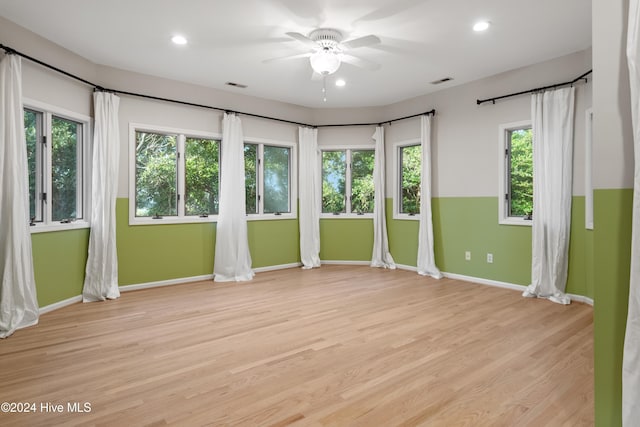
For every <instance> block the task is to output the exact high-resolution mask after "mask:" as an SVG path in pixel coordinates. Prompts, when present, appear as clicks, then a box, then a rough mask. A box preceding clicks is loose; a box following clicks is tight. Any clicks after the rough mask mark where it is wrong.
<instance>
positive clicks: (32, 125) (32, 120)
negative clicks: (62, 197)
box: [24, 110, 42, 221]
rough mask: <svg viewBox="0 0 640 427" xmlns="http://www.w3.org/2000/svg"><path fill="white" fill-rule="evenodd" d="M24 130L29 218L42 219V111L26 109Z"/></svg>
mask: <svg viewBox="0 0 640 427" xmlns="http://www.w3.org/2000/svg"><path fill="white" fill-rule="evenodd" d="M24 131H25V136H26V142H27V164H28V170H29V218H30V219H31V218H33V219H34V221H42V199H41V197H40V193H41V192H42V180H41V176H42V170H41V168H42V144H38V141H42V113H37V112H35V111H31V110H24Z"/></svg>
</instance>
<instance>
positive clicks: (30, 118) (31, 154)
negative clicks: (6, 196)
mask: <svg viewBox="0 0 640 427" xmlns="http://www.w3.org/2000/svg"><path fill="white" fill-rule="evenodd" d="M47 124H49V125H50V128H47ZM84 126H85V124H84V123H82V122H76V121H74V120H70V119H66V118H62V117H58V116H55V115H53V114H52V113H51V112H47V111H35V110H31V109H28V108H25V109H24V131H25V143H26V149H27V168H28V178H29V218H30V219H33V221H34V222H47V223H48V222H52V221H55V222H58V221H63V220H75V219H81V218H82V217H83V206H82V204H83V194H82V192H83V190H82V182H83V180H82V178H83V166H82V153H83V148H84V147H83V135H84ZM46 165H50V167H45V166H46ZM45 201H46V202H45Z"/></svg>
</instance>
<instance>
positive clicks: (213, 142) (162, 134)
mask: <svg viewBox="0 0 640 427" xmlns="http://www.w3.org/2000/svg"><path fill="white" fill-rule="evenodd" d="M131 133H132V140H133V141H134V143H132V149H133V150H135V155H132V158H134V159H135V164H134V166H133V170H132V176H134V177H135V179H134V180H133V182H132V185H133V188H132V195H135V197H131V200H135V203H132V206H131V208H130V222H132V223H137V224H149V223H154V222H155V221H156V220H163V221H165V222H193V221H212V220H213V219H214V218H213V216H215V215H217V214H218V207H219V206H218V200H219V182H220V141H219V138H217V137H216V136H213V135H202V134H198V133H197V132H193V131H182V130H169V129H162V128H156V127H152V126H142V125H132V126H131Z"/></svg>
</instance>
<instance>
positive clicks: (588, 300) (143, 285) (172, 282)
mask: <svg viewBox="0 0 640 427" xmlns="http://www.w3.org/2000/svg"><path fill="white" fill-rule="evenodd" d="M321 264H324V265H369V264H370V262H369V261H344V260H323V261H321ZM300 266H302V263H300V262H295V263H290V264H280V265H271V266H268V267H258V268H254V269H253V271H254V272H256V273H264V272H267V271H274V270H284V269H287V268H296V267H300ZM396 268H397V269H398V270H406V271H413V272H417V271H418V269H417V267H414V266H411V265H404V264H396ZM442 275H443V276H444V277H446V278H448V279H456V280H462V281H465V282H471V283H477V284H480V285H487V286H495V287H498V288H504V289H511V290H514V291H519V292H523V291H524V290H525V289H526V288H527V287H526V286H523V285H516V284H513V283H507V282H500V281H497V280H490V279H483V278H480V277H473V276H465V275H462V274H455V273H446V272H442ZM204 280H213V274H205V275H202V276H193V277H183V278H179V279H169V280H160V281H157V282H147V283H138V284H135V285H125V286H120V287H119V289H120V291H121V292H129V291H137V290H139V289H149V288H157V287H160V286H171V285H180V284H183V283H192V282H201V281H204ZM567 295H568V296H569V297H570V298H571V300H572V301H576V302H581V303H585V304H589V305H591V306H593V299H592V298H589V297H585V296H582V295H575V294H567ZM77 302H82V295H77V296H75V297H71V298H67V299H65V300H63V301H58V302H56V303H53V304H49V305H46V306H44V307H40V309H39V313H40V314H41V315H42V314H45V313H49V312H51V311H54V310H57V309H59V308H62V307H66V306H68V305H71V304H75V303H77Z"/></svg>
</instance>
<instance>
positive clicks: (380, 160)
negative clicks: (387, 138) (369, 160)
mask: <svg viewBox="0 0 640 427" xmlns="http://www.w3.org/2000/svg"><path fill="white" fill-rule="evenodd" d="M373 140H374V141H375V143H376V151H375V163H374V164H373V190H374V197H373V254H372V255H371V267H384V268H390V269H394V268H396V263H395V262H394V261H393V257H392V256H391V253H390V252H389V239H388V236H387V218H386V212H385V211H386V209H385V197H384V186H385V178H384V167H385V166H384V128H383V127H382V126H378V127H376V131H375V133H374V134H373Z"/></svg>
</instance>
